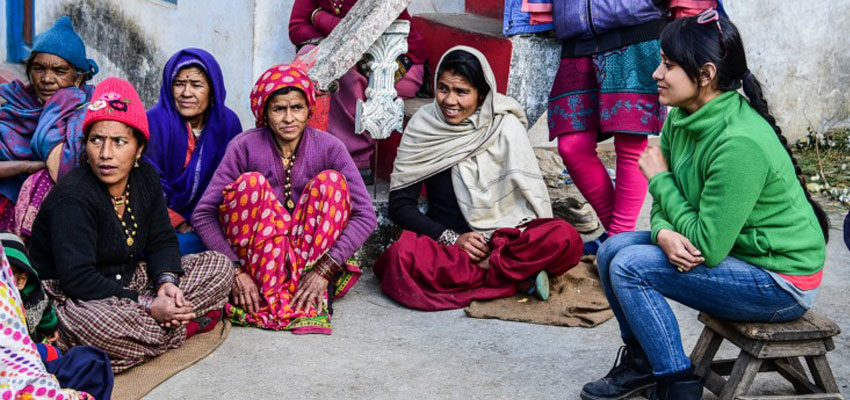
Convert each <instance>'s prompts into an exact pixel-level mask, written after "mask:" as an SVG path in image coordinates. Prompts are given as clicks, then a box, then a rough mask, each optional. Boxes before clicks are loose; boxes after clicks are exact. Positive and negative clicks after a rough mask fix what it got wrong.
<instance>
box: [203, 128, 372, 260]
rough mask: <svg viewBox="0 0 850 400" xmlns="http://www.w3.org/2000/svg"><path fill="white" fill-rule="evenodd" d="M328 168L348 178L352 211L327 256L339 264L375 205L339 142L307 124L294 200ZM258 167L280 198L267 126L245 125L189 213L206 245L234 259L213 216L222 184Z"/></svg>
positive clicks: (365, 229)
mask: <svg viewBox="0 0 850 400" xmlns="http://www.w3.org/2000/svg"><path fill="white" fill-rule="evenodd" d="M326 169H332V170H335V171H338V172H340V173H341V174H342V175H344V176H345V178H346V179H347V180H348V188H349V191H350V193H351V208H352V210H351V216H350V218H349V220H348V225H346V227H345V229H343V231H342V234H341V235H340V236H339V239H337V242H336V243H334V245H333V246H332V247H331V249H330V251H329V254H330V256H331V257H332V258H333V259H334V260H335V261H336V262H337V263H339V264H340V265H341V264H342V263H344V262H345V260H347V259H348V258H349V257H351V256H352V255H353V254H354V252H355V251H357V249H358V248H360V246H361V245H362V244H363V242H365V241H366V239H367V238H368V237H369V235H371V234H372V231H374V230H375V226H376V225H377V218H376V217H375V209H374V207H373V206H372V201H371V199H370V197H369V193H368V192H367V191H366V186H365V185H364V184H363V179H362V178H361V177H360V173H359V172H358V171H357V167H355V166H354V161H352V160H351V156H350V155H349V154H348V151H347V150H346V149H345V146H344V145H343V144H342V142H341V141H340V140H339V139H337V138H335V137H333V136H331V135H330V134H328V133H325V132H322V131H319V130H316V129H313V128H310V127H308V128H307V129H306V130H305V131H304V136H303V138H302V139H301V144H300V145H299V147H298V150H297V153H296V162H295V165H294V166H293V167H292V179H291V180H292V196H293V198H294V199H295V200H296V201H297V200H298V198H299V197H300V196H301V192H302V191H303V190H304V187H305V186H307V182H309V180H310V179H312V178H313V177H314V176H316V175H318V174H319V172H321V171H323V170H326ZM255 171H256V172H259V173H261V174H263V176H265V177H266V178H268V182H269V183H270V184H271V186H272V189H274V193H275V195H277V198H278V199H283V185H281V182H283V181H284V170H283V163H281V161H280V157H279V156H278V153H277V149H276V147H275V144H274V139H273V138H272V133H271V131H270V130H269V129H268V128H265V127H263V128H255V129H250V130H247V131H245V132H243V133H241V134H239V135H238V136H236V137H235V138H234V139H233V140H232V141H231V142H230V143H229V144H228V145H227V151H226V152H225V154H224V158H222V160H221V163H220V164H219V166H218V169H217V170H216V171H215V174H214V175H213V177H212V180H211V181H210V184H209V186H208V187H207V190H206V191H205V192H204V195H203V197H201V201H200V202H199V203H198V206H197V207H195V211H194V213H192V226H193V227H194V228H195V231H196V232H197V233H198V235H199V236H200V237H201V240H202V241H203V242H204V245H205V246H206V247H207V248H208V249H210V250H217V251H220V252H222V253H224V254H225V255H227V256H228V257H229V258H230V259H231V260H234V261H237V260H239V257H238V256H237V255H236V253H235V252H234V251H233V249H231V248H230V245H229V244H228V243H227V239H226V238H225V237H224V231H222V229H221V225H220V224H219V220H218V207H219V206H220V205H221V204H222V202H223V201H224V195H223V194H222V189H224V187H225V186H227V185H228V184H230V183H232V182H234V181H235V180H236V179H237V178H239V176H240V175H242V174H243V173H246V172H255Z"/></svg>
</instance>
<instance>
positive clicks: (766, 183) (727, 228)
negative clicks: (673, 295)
mask: <svg viewBox="0 0 850 400" xmlns="http://www.w3.org/2000/svg"><path fill="white" fill-rule="evenodd" d="M661 150H662V152H663V153H664V157H665V158H666V160H667V163H668V165H669V166H670V168H671V172H664V173H660V174H658V175H656V176H654V177H653V178H652V179H651V180H650V181H649V192H650V193H651V194H652V197H653V199H654V201H653V204H652V214H651V222H652V240H653V241H654V242H655V241H656V239H657V235H658V231H660V230H661V229H670V230H672V231H675V232H678V233H680V234H682V235H684V236H685V237H687V238H688V239H689V240H690V241H691V243H693V244H694V246H696V247H697V248H698V249H699V250H700V251H702V255H703V257H705V264H706V265H707V266H709V267H713V266H716V265H717V264H719V263H720V262H721V261H723V259H724V258H726V256H732V257H735V258H737V259H739V260H743V261H746V262H747V263H749V264H752V265H756V266H759V267H762V268H764V269H766V270H770V271H774V272H778V273H781V274H785V275H789V276H807V275H812V274H814V273H816V272H818V271H820V270H821V269H822V268H823V265H824V262H825V259H826V243H825V241H824V236H823V232H822V231H821V228H820V225H819V224H818V221H817V217H815V213H814V210H813V209H812V207H811V205H810V204H809V202H808V201H807V200H806V195H805V193H804V192H803V188H802V187H801V186H800V183H799V181H798V180H797V177H796V175H795V173H794V167H793V165H792V164H791V159H790V158H789V157H788V153H787V152H786V151H785V148H784V147H783V146H782V144H781V143H780V142H779V139H778V138H777V137H776V134H775V133H774V131H773V129H772V128H771V127H770V124H768V123H767V121H765V120H764V118H762V117H761V116H760V115H759V114H758V112H756V110H755V109H753V108H752V107H751V106H750V105H749V103H748V102H747V100H746V99H745V98H744V97H743V96H741V95H740V94H738V92H736V91H729V92H725V93H723V94H721V95H720V96H718V97H716V98H715V99H713V100H711V101H710V102H709V103H708V104H706V105H704V106H703V107H702V108H700V109H699V110H697V112H695V113H694V114H692V115H689V114H688V112H687V111H685V110H683V109H679V108H675V109H673V110H672V111H671V112H670V115H669V116H668V118H667V121H666V122H665V124H664V128H663V130H662V134H661Z"/></svg>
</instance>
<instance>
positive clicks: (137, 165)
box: [133, 157, 141, 168]
mask: <svg viewBox="0 0 850 400" xmlns="http://www.w3.org/2000/svg"><path fill="white" fill-rule="evenodd" d="M139 158H141V157H136V162H134V163H133V167H135V168H139Z"/></svg>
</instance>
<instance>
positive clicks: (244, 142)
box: [192, 64, 377, 334]
mask: <svg viewBox="0 0 850 400" xmlns="http://www.w3.org/2000/svg"><path fill="white" fill-rule="evenodd" d="M314 103H315V93H314V87H313V83H312V82H311V81H310V78H309V77H308V76H307V73H306V72H304V71H303V70H301V69H298V68H296V67H294V66H290V65H285V64H282V65H277V66H274V67H272V68H271V69H269V70H268V71H266V72H265V73H264V74H263V75H262V76H261V77H260V79H259V80H258V81H257V84H256V85H255V86H254V89H253V90H252V92H251V110H252V111H253V113H254V117H255V118H256V121H257V127H256V128H254V129H251V130H248V131H245V132H243V133H242V134H240V135H239V136H237V137H236V138H235V139H233V141H232V142H231V143H230V145H229V146H228V148H227V152H226V153H225V155H224V158H223V159H222V160H221V163H220V164H219V167H218V169H217V170H216V172H215V175H213V178H212V180H211V181H210V184H209V186H208V187H207V190H206V192H205V193H204V195H203V197H202V198H201V201H200V202H199V203H198V206H197V207H196V208H195V212H194V213H193V214H192V225H193V226H194V227H195V230H196V231H197V232H198V234H199V235H200V236H201V240H202V241H203V242H204V245H206V247H207V248H209V249H214V250H218V251H220V252H222V253H224V254H226V255H228V256H229V257H230V259H231V260H232V261H233V263H234V268H236V274H237V275H236V278H235V280H234V284H233V289H232V291H231V298H232V301H231V303H230V304H227V305H226V306H225V312H226V314H227V316H228V317H230V318H231V319H232V320H234V321H235V322H237V323H241V324H244V325H252V326H258V327H261V328H266V329H275V330H291V331H293V333H323V334H330V333H331V324H330V320H331V301H332V300H333V298H334V297H340V296H342V295H343V294H345V292H346V291H347V290H348V289H349V288H350V287H351V286H352V285H353V284H354V283H355V282H356V281H357V278H359V276H360V268H359V267H357V265H356V264H354V263H353V262H351V261H349V258H350V257H351V256H352V255H353V254H354V252H355V251H356V250H357V249H358V248H359V247H360V246H361V245H362V244H363V242H365V241H366V238H368V237H369V235H370V234H371V233H372V231H373V230H374V229H375V226H376V224H377V221H376V217H375V211H374V209H373V206H372V202H371V200H370V198H369V194H368V192H367V191H366V186H365V185H364V184H363V180H362V179H361V177H360V174H359V173H358V171H357V167H356V166H355V165H354V162H353V161H352V159H351V156H350V155H349V154H348V151H346V149H345V146H344V145H343V144H342V142H341V141H340V140H339V139H337V138H335V137H333V136H331V135H329V134H327V133H325V132H322V131H319V130H316V129H313V128H310V127H307V120H308V119H309V117H310V110H311V107H312V106H313V105H314Z"/></svg>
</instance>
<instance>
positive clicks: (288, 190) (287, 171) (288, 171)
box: [280, 152, 295, 212]
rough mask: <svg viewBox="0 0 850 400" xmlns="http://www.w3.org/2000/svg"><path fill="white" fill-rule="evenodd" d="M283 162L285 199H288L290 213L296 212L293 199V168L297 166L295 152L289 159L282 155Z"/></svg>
mask: <svg viewBox="0 0 850 400" xmlns="http://www.w3.org/2000/svg"><path fill="white" fill-rule="evenodd" d="M280 159H281V161H283V168H284V176H286V183H285V184H284V185H283V197H284V198H285V199H286V203H284V206H286V209H287V210H288V211H289V212H292V211H293V210H295V201H294V200H293V199H292V182H291V177H292V166H293V165H295V152H293V153H292V155H290V156H289V157H287V156H284V155H281V156H280Z"/></svg>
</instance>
